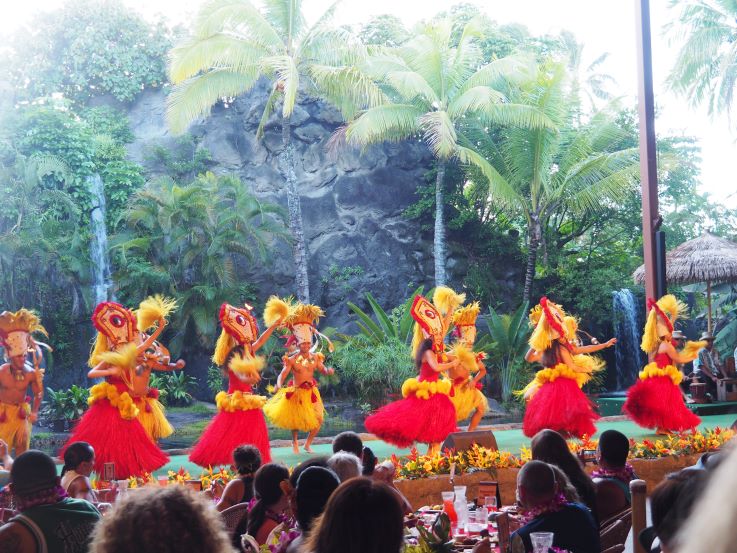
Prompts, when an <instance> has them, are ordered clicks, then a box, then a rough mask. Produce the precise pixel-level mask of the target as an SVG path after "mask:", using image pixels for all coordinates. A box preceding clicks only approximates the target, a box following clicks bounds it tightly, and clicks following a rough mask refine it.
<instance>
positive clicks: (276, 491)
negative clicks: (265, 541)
mask: <svg viewBox="0 0 737 553" xmlns="http://www.w3.org/2000/svg"><path fill="white" fill-rule="evenodd" d="M284 482H289V470H288V469H287V467H285V466H284V465H279V464H277V463H266V464H265V465H262V466H261V468H260V469H258V471H256V476H255V477H254V479H253V493H254V495H255V496H256V499H257V500H258V501H257V502H256V505H254V507H253V508H252V509H251V512H250V513H249V515H248V516H249V518H248V533H249V534H251V535H252V536H255V535H256V533H257V532H258V530H259V528H261V525H262V524H263V523H264V520H265V519H266V512H267V511H268V509H269V507H271V506H272V505H274V504H275V503H276V502H277V501H279V500H280V499H281V498H282V496H283V495H284V494H285V493H286V492H287V491H288V487H287V486H285V485H283V483H284Z"/></svg>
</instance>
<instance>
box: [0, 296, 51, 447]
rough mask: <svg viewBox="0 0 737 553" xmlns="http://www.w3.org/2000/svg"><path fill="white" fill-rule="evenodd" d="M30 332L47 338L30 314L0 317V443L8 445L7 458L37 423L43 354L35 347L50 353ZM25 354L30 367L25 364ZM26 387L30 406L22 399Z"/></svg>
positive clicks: (23, 311)
mask: <svg viewBox="0 0 737 553" xmlns="http://www.w3.org/2000/svg"><path fill="white" fill-rule="evenodd" d="M34 332H40V333H41V334H44V335H45V336H48V334H47V333H46V329H45V328H44V327H43V326H41V321H40V320H39V318H38V316H37V315H36V314H35V313H33V312H32V311H29V310H28V309H19V310H18V311H16V312H15V313H12V312H10V311H3V312H2V313H0V345H2V346H3V348H4V349H5V356H6V357H7V363H3V365H2V366H0V439H2V440H3V441H4V442H5V443H7V444H8V454H10V453H11V452H12V451H13V449H15V455H16V456H17V455H20V454H21V453H23V452H24V451H26V450H27V449H28V447H29V445H30V443H31V427H32V425H33V423H34V422H36V421H37V420H38V409H39V407H40V406H41V400H42V399H43V372H44V370H43V369H42V368H41V360H42V359H43V354H42V352H41V348H40V347H39V346H44V347H46V348H47V349H51V348H49V347H48V346H47V345H46V344H44V343H43V342H38V341H36V340H34V339H33V336H32V334H33V333H34ZM29 354H30V356H31V363H32V364H31V363H29V362H28V356H29ZM28 386H30V387H31V392H32V393H33V404H32V405H31V404H30V403H29V401H30V398H29V397H28V396H27V395H26V392H27V391H28Z"/></svg>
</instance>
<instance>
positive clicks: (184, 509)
mask: <svg viewBox="0 0 737 553" xmlns="http://www.w3.org/2000/svg"><path fill="white" fill-rule="evenodd" d="M90 551H91V553H131V552H135V553H179V552H181V551H197V552H202V553H232V552H233V549H232V546H231V545H230V539H229V538H228V535H227V533H226V532H225V527H224V525H223V521H222V519H221V518H220V516H219V515H218V512H217V511H216V510H215V509H213V508H212V506H211V505H209V504H208V503H207V502H206V500H205V499H204V498H203V497H200V496H198V495H197V494H196V493H194V492H192V491H191V490H189V489H187V488H185V487H184V486H168V487H166V488H145V489H141V490H136V491H135V492H133V493H129V494H128V497H126V498H125V499H123V500H122V501H121V502H120V504H118V505H116V506H115V509H113V510H112V511H111V512H110V513H109V514H108V515H107V516H106V517H105V518H104V519H103V521H102V522H101V523H100V524H98V525H97V528H96V529H95V532H94V534H93V536H92V546H91V549H90Z"/></svg>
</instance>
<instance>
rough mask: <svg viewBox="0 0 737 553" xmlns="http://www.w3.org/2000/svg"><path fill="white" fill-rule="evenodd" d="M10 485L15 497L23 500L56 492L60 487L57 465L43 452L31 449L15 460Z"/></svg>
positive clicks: (11, 470)
mask: <svg viewBox="0 0 737 553" xmlns="http://www.w3.org/2000/svg"><path fill="white" fill-rule="evenodd" d="M10 484H11V488H12V491H13V495H15V496H17V497H18V498H19V499H21V500H26V499H32V498H33V497H36V496H38V495H40V494H44V493H47V492H49V491H51V490H54V489H56V487H57V486H58V485H59V478H58V477H57V475H56V464H55V463H54V460H53V459H52V458H51V457H49V456H48V455H46V454H45V453H44V452H43V451H38V450H35V449H29V450H28V451H26V452H24V453H21V454H20V455H18V457H17V458H16V459H15V462H14V463H13V466H12V468H11V469H10Z"/></svg>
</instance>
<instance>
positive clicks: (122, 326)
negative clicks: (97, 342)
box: [92, 301, 138, 348]
mask: <svg viewBox="0 0 737 553" xmlns="http://www.w3.org/2000/svg"><path fill="white" fill-rule="evenodd" d="M92 324H94V325H95V328H96V329H97V331H98V332H100V333H101V334H103V335H104V336H105V337H106V338H107V339H108V342H109V344H110V346H111V347H112V348H115V347H116V346H119V345H120V344H127V343H129V342H134V341H135V340H136V339H137V338H138V329H137V326H136V317H135V315H134V314H133V312H132V311H131V310H130V309H126V308H125V307H123V306H122V305H120V304H119V303H115V302H112V301H106V302H102V303H100V304H99V305H98V306H97V307H96V308H95V311H94V313H92Z"/></svg>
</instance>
